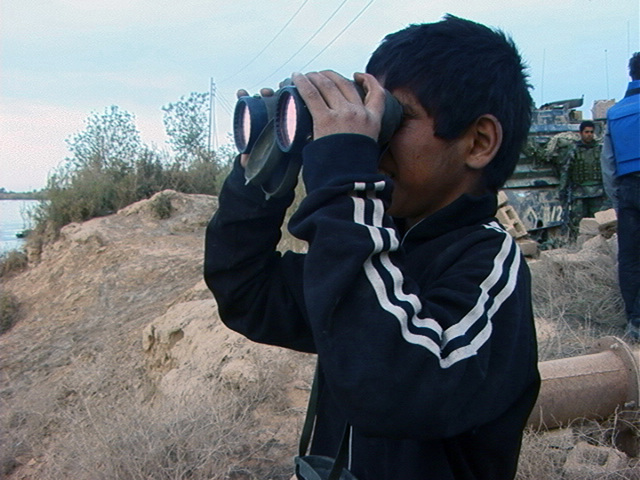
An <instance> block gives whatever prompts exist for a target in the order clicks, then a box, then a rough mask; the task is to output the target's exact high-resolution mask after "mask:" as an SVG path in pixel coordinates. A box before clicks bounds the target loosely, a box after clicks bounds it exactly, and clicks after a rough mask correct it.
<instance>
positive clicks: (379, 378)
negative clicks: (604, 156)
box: [205, 16, 539, 480]
mask: <svg viewBox="0 0 640 480" xmlns="http://www.w3.org/2000/svg"><path fill="white" fill-rule="evenodd" d="M355 80H356V81H357V82H358V83H361V84H362V85H363V87H364V89H365V91H366V92H367V93H366V96H365V99H364V101H363V100H361V99H360V96H359V95H358V94H357V93H356V91H355V89H354V87H353V85H352V84H351V82H349V81H347V80H346V79H345V78H343V77H341V76H340V75H338V74H336V73H335V72H319V73H310V74H307V75H300V74H296V75H294V76H293V81H294V83H295V85H296V86H297V88H298V91H299V93H300V94H301V96H302V97H303V98H304V100H305V102H306V104H307V106H308V107H309V110H310V112H311V114H312V117H313V124H314V141H312V142H311V143H310V144H308V145H307V146H306V147H305V150H304V152H303V162H304V163H303V165H304V167H303V179H304V183H305V187H306V190H307V196H306V197H305V199H304V200H303V201H302V203H301V205H300V207H299V209H298V210H297V212H296V213H295V214H294V216H293V217H292V218H291V221H290V223H289V229H290V231H291V232H292V233H293V234H294V235H295V236H297V237H299V238H301V239H303V240H306V241H307V242H308V244H309V248H308V253H306V254H294V253H292V252H287V253H285V254H283V255H280V254H279V253H277V252H275V247H276V244H277V242H278V240H279V236H280V233H279V228H280V225H281V224H282V221H283V218H284V213H285V209H286V208H287V206H288V205H289V204H290V203H291V201H292V195H289V196H288V197H286V198H281V199H276V198H271V199H269V200H265V199H264V194H263V193H262V192H261V191H260V190H258V189H256V188H254V187H251V186H245V185H244V178H243V169H242V164H241V162H240V161H238V162H236V165H235V167H234V170H233V171H232V173H231V174H230V176H229V178H228V179H227V181H226V184H225V186H224V188H223V190H222V192H221V194H220V198H219V210H218V212H217V213H216V214H215V216H214V217H213V219H212V221H211V223H210V225H209V227H208V230H207V238H206V254H205V278H206V281H207V284H208V285H209V287H210V289H211V290H212V291H213V292H214V294H215V297H216V299H217V301H218V305H219V311H220V316H221V318H222V320H223V321H224V322H225V323H226V324H227V325H228V326H229V327H230V328H232V329H234V330H237V331H239V332H241V333H243V334H244V335H246V336H247V337H248V338H250V339H253V340H255V341H258V342H264V343H268V344H273V345H281V346H283V347H287V348H292V349H295V350H300V351H305V352H316V353H317V354H318V362H319V369H320V370H319V399H318V406H317V416H316V424H315V428H314V433H313V440H312V446H311V453H312V454H317V455H325V456H329V457H335V456H336V454H337V451H338V447H339V445H340V442H341V439H342V434H343V432H344V429H345V426H348V428H349V429H350V433H351V441H350V443H349V452H348V455H349V456H348V465H347V468H348V469H349V470H350V471H351V472H352V473H353V474H354V475H355V476H356V477H357V478H358V479H359V480H400V479H402V480H412V479H426V478H429V479H436V480H444V479H491V480H500V479H510V478H513V476H514V475H515V472H516V466H517V458H518V453H519V448H520V441H521V436H522V430H523V428H524V426H525V422H526V420H527V418H528V416H529V413H530V411H531V408H532V406H533V404H534V402H535V398H536V395H537V392H538V387H539V376H538V372H537V354H536V342H535V332H534V327H533V315H532V310H531V299H530V277H529V272H528V269H527V267H526V264H525V262H524V261H523V260H522V258H521V254H520V252H519V250H518V248H517V246H516V245H515V243H514V241H513V239H512V238H511V237H510V236H509V235H508V234H507V233H506V232H505V231H504V230H503V229H502V228H501V227H500V226H499V225H498V223H497V222H496V220H495V218H494V215H495V211H496V191H497V189H498V188H499V187H500V186H501V185H502V183H503V182H504V181H505V180H506V178H507V177H508V176H509V175H510V174H511V172H512V171H513V168H514V166H515V163H516V161H517V158H518V153H519V150H520V147H521V145H522V143H523V141H524V140H525V138H526V135H527V131H528V128H529V122H530V108H531V98H530V95H529V91H528V85H527V83H526V76H525V74H524V73H523V67H522V65H521V61H520V57H519V55H518V53H517V51H516V49H515V47H514V46H513V45H512V43H511V42H510V41H508V40H507V39H506V38H505V37H504V35H503V34H501V33H500V32H495V31H492V30H490V29H488V28H487V27H484V26H482V25H479V24H475V23H473V22H469V21H466V20H462V19H459V18H456V17H452V16H447V17H445V19H444V20H443V21H441V22H438V23H434V24H425V25H414V26H410V27H408V28H406V29H404V30H402V31H400V32H397V33H395V34H392V35H389V36H387V38H386V39H385V40H384V41H383V43H382V44H381V45H380V47H379V48H378V49H377V50H376V51H375V52H374V54H373V56H372V58H371V59H370V61H369V64H368V66H367V73H366V74H356V76H355ZM383 87H384V88H386V89H388V90H389V91H390V92H391V93H392V94H393V95H394V96H395V97H396V98H397V99H398V100H399V101H400V103H401V104H402V105H403V108H404V116H405V118H404V120H403V124H402V126H401V127H400V128H399V130H398V131H397V132H396V133H395V134H394V136H393V138H392V139H391V141H390V143H389V145H388V146H387V148H385V149H384V151H382V152H381V151H380V148H379V147H378V145H377V143H376V141H375V139H376V138H377V135H378V133H379V129H380V118H381V116H382V111H383V108H384V106H383V105H384V101H383V98H384V91H383Z"/></svg>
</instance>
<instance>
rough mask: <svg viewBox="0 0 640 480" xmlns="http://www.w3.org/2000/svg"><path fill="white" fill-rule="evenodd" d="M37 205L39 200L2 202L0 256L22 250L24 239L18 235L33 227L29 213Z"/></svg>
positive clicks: (0, 211) (0, 206)
mask: <svg viewBox="0 0 640 480" xmlns="http://www.w3.org/2000/svg"><path fill="white" fill-rule="evenodd" d="M37 204H38V201H37V200H0V255H2V254H3V253H6V252H8V251H9V250H17V249H20V248H22V246H23V245H24V239H22V238H18V237H16V233H19V232H22V231H24V230H26V229H28V228H30V227H31V225H30V223H29V217H28V216H27V211H28V210H29V209H30V208H33V207H35V206H36V205H37Z"/></svg>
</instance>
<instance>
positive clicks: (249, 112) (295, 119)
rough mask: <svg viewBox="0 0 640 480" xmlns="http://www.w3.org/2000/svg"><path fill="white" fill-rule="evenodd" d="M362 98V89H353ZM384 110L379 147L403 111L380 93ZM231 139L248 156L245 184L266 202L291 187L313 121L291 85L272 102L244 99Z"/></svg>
mask: <svg viewBox="0 0 640 480" xmlns="http://www.w3.org/2000/svg"><path fill="white" fill-rule="evenodd" d="M355 86H356V88H357V90H358V93H359V94H360V96H361V97H362V98H364V95H365V93H364V90H363V89H362V87H360V85H358V84H355ZM385 93H386V96H385V109H384V114H383V117H382V124H381V128H380V135H379V137H378V144H379V145H381V146H383V145H385V144H386V143H388V142H389V140H390V139H391V137H392V136H393V134H394V133H395V132H396V130H397V129H398V128H399V126H400V123H401V122H402V106H401V105H400V103H399V102H398V101H397V100H396V99H395V98H394V97H393V96H392V95H391V93H389V92H388V91H386V90H385ZM233 136H234V140H235V144H236V147H237V148H238V151H239V152H240V153H244V154H248V155H249V159H248V163H247V166H246V167H245V178H246V180H247V183H251V184H253V185H256V186H259V187H261V188H262V190H263V191H264V192H265V195H266V196H267V198H269V197H280V196H283V195H284V194H286V193H287V192H289V191H291V190H292V189H293V188H295V186H296V183H297V181H298V174H299V172H300V168H301V167H302V149H303V148H304V146H305V145H306V144H307V143H308V142H309V141H311V140H312V139H313V119H312V117H311V113H309V110H308V109H307V106H306V105H305V103H304V101H303V100H302V97H301V96H300V94H299V93H298V90H297V88H296V87H295V86H294V85H292V84H291V83H290V82H289V84H288V85H285V86H283V87H282V88H280V90H278V91H277V92H276V93H275V95H274V96H272V97H261V96H244V97H240V98H239V99H238V101H237V103H236V107H235V111H234V115H233Z"/></svg>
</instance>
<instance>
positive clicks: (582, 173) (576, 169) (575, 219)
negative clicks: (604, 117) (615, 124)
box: [560, 120, 606, 238]
mask: <svg viewBox="0 0 640 480" xmlns="http://www.w3.org/2000/svg"><path fill="white" fill-rule="evenodd" d="M601 151H602V145H601V144H600V143H599V142H598V141H597V140H596V138H595V125H594V123H593V122H592V121H591V120H585V121H584V122H582V123H581V124H580V140H578V141H576V142H575V143H574V145H572V147H571V148H570V149H569V151H568V152H567V154H566V156H565V158H564V160H563V161H562V164H561V171H560V199H561V200H562V201H563V202H564V203H565V208H566V209H567V210H568V212H569V218H568V223H569V225H568V226H569V231H570V234H571V236H572V237H573V238H575V237H576V235H577V232H578V225H579V223H580V220H581V219H582V218H584V217H593V216H594V215H595V213H596V212H598V211H600V210H602V209H603V207H605V203H606V197H605V194H604V188H603V186H602V173H601V170H600V152H601Z"/></svg>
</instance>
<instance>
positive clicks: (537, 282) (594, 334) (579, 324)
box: [532, 251, 625, 361]
mask: <svg viewBox="0 0 640 480" xmlns="http://www.w3.org/2000/svg"><path fill="white" fill-rule="evenodd" d="M532 294H533V307H534V314H535V316H536V318H538V319H543V320H546V321H548V322H551V323H552V325H553V327H554V334H553V335H549V336H547V337H546V338H542V339H540V340H539V346H538V351H539V357H540V360H541V361H544V360H550V359H554V358H565V357H572V356H577V355H583V354H585V353H587V352H588V351H589V350H590V349H591V348H592V346H593V344H594V342H595V341H596V340H597V339H599V338H601V337H603V336H607V335H616V336H621V335H623V334H624V328H623V327H624V325H625V314H624V306H623V303H622V298H621V296H620V292H619V289H618V281H617V277H616V267H615V263H614V262H613V260H612V259H611V258H610V257H609V256H606V255H602V254H591V253H582V252H581V253H580V254H571V253H563V252H560V251H558V252H557V253H555V254H553V255H543V256H542V257H541V259H540V260H538V261H536V262H535V264H532Z"/></svg>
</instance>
